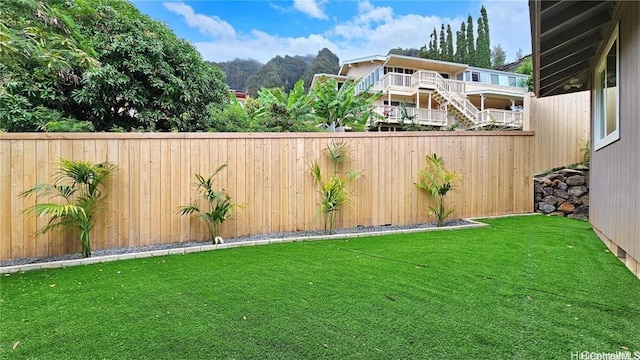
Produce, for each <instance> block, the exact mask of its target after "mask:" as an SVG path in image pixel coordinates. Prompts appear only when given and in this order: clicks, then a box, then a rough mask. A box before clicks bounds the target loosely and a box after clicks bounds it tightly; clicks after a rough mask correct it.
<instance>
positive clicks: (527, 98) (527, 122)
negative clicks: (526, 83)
mask: <svg viewBox="0 0 640 360" xmlns="http://www.w3.org/2000/svg"><path fill="white" fill-rule="evenodd" d="M534 96H535V95H534V94H533V93H532V92H529V93H526V94H524V99H523V101H522V107H523V108H524V109H523V110H524V118H523V119H522V130H523V131H531V130H533V128H532V124H531V105H532V104H533V101H531V98H532V97H534Z"/></svg>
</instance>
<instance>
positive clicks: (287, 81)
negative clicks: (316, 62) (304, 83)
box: [245, 55, 313, 96]
mask: <svg viewBox="0 0 640 360" xmlns="http://www.w3.org/2000/svg"><path fill="white" fill-rule="evenodd" d="M312 60H313V55H309V56H299V55H296V56H289V55H286V56H285V57H282V56H280V55H278V56H276V57H274V58H273V59H271V60H269V61H268V62H267V63H266V64H264V66H262V67H261V68H260V70H258V72H256V73H255V74H253V75H251V76H250V77H249V78H248V79H247V82H246V84H245V90H247V91H248V92H249V94H251V96H255V95H256V94H257V93H258V90H260V89H261V88H266V89H272V88H277V87H282V88H283V90H284V91H285V92H289V91H291V89H293V86H294V85H295V83H296V82H297V81H298V80H300V79H301V78H302V76H303V74H304V72H305V70H306V69H307V67H308V66H309V64H310V63H311V61H312Z"/></svg>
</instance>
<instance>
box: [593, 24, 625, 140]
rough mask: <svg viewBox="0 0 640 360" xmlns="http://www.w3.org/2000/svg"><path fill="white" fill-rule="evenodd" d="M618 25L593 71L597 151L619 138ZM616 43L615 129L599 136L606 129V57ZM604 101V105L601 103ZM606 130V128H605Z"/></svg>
mask: <svg viewBox="0 0 640 360" xmlns="http://www.w3.org/2000/svg"><path fill="white" fill-rule="evenodd" d="M619 35H620V34H619V31H618V25H617V24H616V26H615V28H614V30H613V33H612V34H611V37H610V38H609V40H608V41H607V44H606V46H605V47H604V50H603V52H602V55H601V56H600V59H598V62H597V65H596V67H595V69H594V72H593V91H592V103H593V107H592V109H591V110H592V114H593V117H592V127H593V131H592V137H593V151H598V150H600V149H602V148H604V147H606V146H608V145H610V144H612V143H614V142H616V141H618V140H620V40H619V37H620V36H619ZM614 44H615V45H616V90H615V107H616V108H615V122H614V123H615V130H613V131H612V132H611V133H609V134H606V133H605V134H604V136H603V137H600V132H601V131H602V129H603V128H604V129H606V124H607V115H606V113H607V111H606V101H607V100H606V98H604V99H603V96H602V94H601V93H602V90H604V89H606V87H604V86H605V84H603V82H604V83H606V71H607V59H608V55H609V52H610V51H611V48H612V47H613V45H614ZM603 72H604V75H605V80H604V81H602V79H601V77H600V75H602V73H603ZM603 103H605V105H603ZM602 106H605V109H604V116H603V113H602V112H601V111H600V110H602V109H601V107H602ZM605 132H606V130H605Z"/></svg>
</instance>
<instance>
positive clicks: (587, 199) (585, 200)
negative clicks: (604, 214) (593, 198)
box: [580, 194, 589, 205]
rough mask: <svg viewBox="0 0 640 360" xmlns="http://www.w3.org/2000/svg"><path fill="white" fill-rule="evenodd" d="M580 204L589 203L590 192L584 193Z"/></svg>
mask: <svg viewBox="0 0 640 360" xmlns="http://www.w3.org/2000/svg"><path fill="white" fill-rule="evenodd" d="M580 204H582V205H589V194H586V195H583V196H582V197H581V198H580Z"/></svg>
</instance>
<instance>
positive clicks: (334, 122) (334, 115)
mask: <svg viewBox="0 0 640 360" xmlns="http://www.w3.org/2000/svg"><path fill="white" fill-rule="evenodd" d="M355 87H356V81H355V80H352V79H348V80H347V81H345V82H344V83H343V84H342V86H341V87H340V88H338V83H337V81H336V80H335V79H332V78H330V79H327V78H321V79H320V81H318V82H317V85H316V86H315V87H314V88H313V89H311V92H310V94H311V96H312V97H313V109H314V111H315V115H316V116H317V117H319V118H321V119H322V120H323V123H324V125H325V126H326V127H327V128H329V129H333V128H337V127H341V126H351V127H352V128H354V129H356V130H360V129H362V128H363V127H364V124H365V123H366V121H367V119H368V118H369V117H370V116H377V113H376V112H374V105H373V102H374V101H375V100H376V99H378V98H379V97H380V96H381V95H382V93H380V92H378V93H371V92H369V91H363V92H361V93H359V94H357V95H356V91H355Z"/></svg>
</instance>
